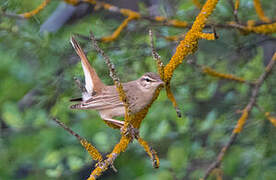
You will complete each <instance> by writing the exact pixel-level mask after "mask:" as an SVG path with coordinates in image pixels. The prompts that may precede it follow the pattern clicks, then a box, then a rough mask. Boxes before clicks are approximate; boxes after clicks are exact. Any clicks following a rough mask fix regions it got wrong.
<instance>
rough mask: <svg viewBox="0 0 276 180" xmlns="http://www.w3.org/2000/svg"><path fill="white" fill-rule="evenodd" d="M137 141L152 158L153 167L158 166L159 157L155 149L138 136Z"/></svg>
mask: <svg viewBox="0 0 276 180" xmlns="http://www.w3.org/2000/svg"><path fill="white" fill-rule="evenodd" d="M138 142H139V144H140V145H141V146H143V147H144V149H145V151H146V152H147V154H148V155H149V156H150V158H151V159H152V161H153V166H154V167H155V168H159V164H160V160H159V158H158V156H157V153H156V152H155V150H154V149H152V148H151V147H150V146H149V145H148V143H147V142H146V141H145V140H143V139H142V138H138Z"/></svg>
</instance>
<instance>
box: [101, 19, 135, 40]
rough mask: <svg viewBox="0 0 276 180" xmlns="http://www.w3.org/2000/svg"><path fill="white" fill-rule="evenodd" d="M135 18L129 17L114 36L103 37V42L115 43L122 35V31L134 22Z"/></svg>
mask: <svg viewBox="0 0 276 180" xmlns="http://www.w3.org/2000/svg"><path fill="white" fill-rule="evenodd" d="M133 19H134V18H133V17H131V16H129V17H128V18H126V19H125V20H124V21H123V22H122V24H121V25H120V26H119V27H118V28H117V29H116V30H115V31H114V32H113V34H112V35H111V36H106V37H102V38H101V41H102V42H111V41H114V40H115V39H117V38H118V36H119V35H120V33H121V32H122V30H123V29H124V28H125V27H126V26H127V25H128V23H129V22H130V21H131V20H133Z"/></svg>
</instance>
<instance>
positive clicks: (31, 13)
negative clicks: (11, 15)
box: [19, 0, 51, 18]
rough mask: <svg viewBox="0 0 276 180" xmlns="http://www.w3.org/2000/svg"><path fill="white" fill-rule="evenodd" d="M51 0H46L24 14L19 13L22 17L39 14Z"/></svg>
mask: <svg viewBox="0 0 276 180" xmlns="http://www.w3.org/2000/svg"><path fill="white" fill-rule="evenodd" d="M50 1H51V0H44V1H43V2H42V3H41V4H40V5H39V6H38V7H37V8H36V9H34V10H32V11H30V12H26V13H23V14H19V15H20V16H21V17H24V18H30V17H33V16H34V15H36V14H38V13H39V12H40V11H42V10H43V9H44V8H45V7H46V6H47V5H48V4H49V3H50Z"/></svg>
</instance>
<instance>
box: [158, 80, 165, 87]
mask: <svg viewBox="0 0 276 180" xmlns="http://www.w3.org/2000/svg"><path fill="white" fill-rule="evenodd" d="M157 83H158V86H164V85H165V83H164V82H163V81H158V82H157Z"/></svg>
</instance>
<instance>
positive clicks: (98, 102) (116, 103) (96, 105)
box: [71, 94, 124, 110]
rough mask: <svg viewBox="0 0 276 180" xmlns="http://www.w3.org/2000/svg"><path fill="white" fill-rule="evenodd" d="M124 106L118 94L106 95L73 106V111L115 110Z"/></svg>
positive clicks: (93, 97)
mask: <svg viewBox="0 0 276 180" xmlns="http://www.w3.org/2000/svg"><path fill="white" fill-rule="evenodd" d="M120 106H124V103H123V102H122V101H121V100H120V98H119V96H118V94H104V95H98V96H92V97H91V98H90V99H88V100H86V101H83V102H81V103H79V104H75V105H72V106H71V108H72V109H95V110H104V109H113V108H116V107H120Z"/></svg>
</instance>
